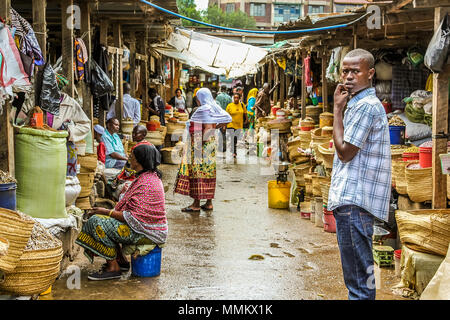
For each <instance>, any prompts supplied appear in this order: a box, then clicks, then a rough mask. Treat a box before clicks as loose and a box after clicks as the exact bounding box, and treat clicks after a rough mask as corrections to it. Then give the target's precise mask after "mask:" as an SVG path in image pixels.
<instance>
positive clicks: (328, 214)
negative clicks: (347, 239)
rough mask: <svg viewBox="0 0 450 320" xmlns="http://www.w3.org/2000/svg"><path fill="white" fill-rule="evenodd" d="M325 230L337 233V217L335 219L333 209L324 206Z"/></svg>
mask: <svg viewBox="0 0 450 320" xmlns="http://www.w3.org/2000/svg"><path fill="white" fill-rule="evenodd" d="M323 230H325V231H326V232H330V233H336V219H334V215H333V211H328V210H327V209H325V208H323Z"/></svg>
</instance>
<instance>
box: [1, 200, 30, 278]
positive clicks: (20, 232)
mask: <svg viewBox="0 0 450 320" xmlns="http://www.w3.org/2000/svg"><path fill="white" fill-rule="evenodd" d="M33 226H34V220H33V219H31V218H30V217H29V216H27V215H24V214H22V213H19V212H17V211H12V210H8V209H4V208H0V236H1V237H2V238H5V239H7V240H8V242H9V248H8V253H7V254H5V255H4V256H2V257H0V270H2V271H4V272H11V271H13V270H14V269H15V268H16V266H17V263H18V262H19V259H20V257H21V256H22V253H23V250H24V249H25V246H26V245H27V242H28V239H29V238H30V235H31V230H32V229H33Z"/></svg>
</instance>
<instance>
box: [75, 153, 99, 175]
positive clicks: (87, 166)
mask: <svg viewBox="0 0 450 320" xmlns="http://www.w3.org/2000/svg"><path fill="white" fill-rule="evenodd" d="M78 161H79V163H80V172H81V173H90V172H95V170H96V169H97V155H96V154H86V155H84V156H79V157H78Z"/></svg>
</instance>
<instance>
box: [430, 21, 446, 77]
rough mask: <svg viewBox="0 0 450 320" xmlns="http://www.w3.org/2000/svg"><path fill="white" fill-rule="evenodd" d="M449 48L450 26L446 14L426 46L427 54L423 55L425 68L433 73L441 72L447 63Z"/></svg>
mask: <svg viewBox="0 0 450 320" xmlns="http://www.w3.org/2000/svg"><path fill="white" fill-rule="evenodd" d="M449 46H450V26H449V23H448V14H446V15H445V17H444V19H442V22H441V24H440V26H439V28H438V29H437V31H436V32H435V33H434V35H433V38H431V41H430V43H429V44H428V48H427V52H426V53H425V61H424V63H425V66H427V68H428V69H430V70H431V71H433V72H434V73H439V72H441V71H442V69H443V67H444V64H445V63H446V62H447V56H448V48H449Z"/></svg>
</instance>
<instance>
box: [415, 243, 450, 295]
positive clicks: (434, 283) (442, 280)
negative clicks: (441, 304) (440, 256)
mask: <svg viewBox="0 0 450 320" xmlns="http://www.w3.org/2000/svg"><path fill="white" fill-rule="evenodd" d="M449 275H450V247H448V251H447V256H446V257H445V260H444V261H443V262H442V263H441V265H440V266H439V269H438V270H437V271H436V274H435V275H434V277H433V279H431V281H430V282H429V283H428V285H427V287H426V288H425V290H424V291H423V292H422V295H421V296H420V300H450V276H449Z"/></svg>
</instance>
